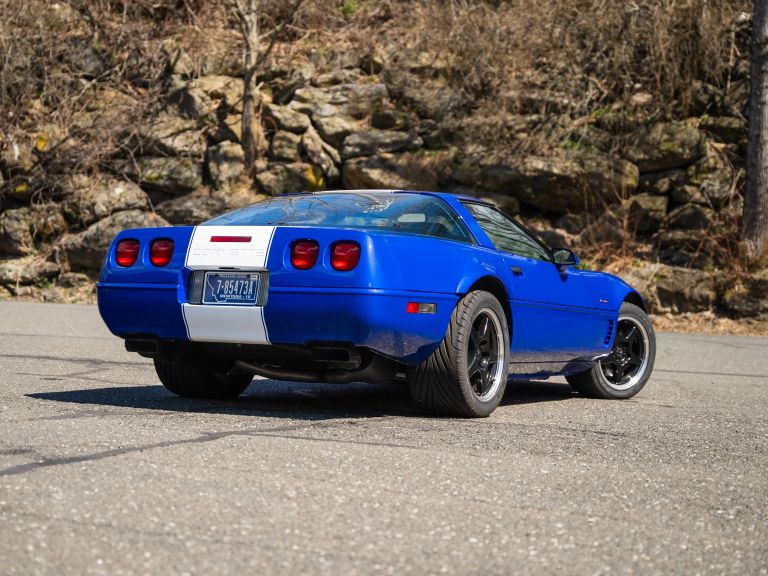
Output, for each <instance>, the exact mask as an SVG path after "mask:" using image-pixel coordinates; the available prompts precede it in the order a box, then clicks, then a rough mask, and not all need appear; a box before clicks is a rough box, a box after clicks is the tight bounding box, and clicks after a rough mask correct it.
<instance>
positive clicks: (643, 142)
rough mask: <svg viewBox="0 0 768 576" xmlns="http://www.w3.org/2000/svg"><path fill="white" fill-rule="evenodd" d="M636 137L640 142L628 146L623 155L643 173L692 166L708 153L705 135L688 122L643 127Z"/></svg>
mask: <svg viewBox="0 0 768 576" xmlns="http://www.w3.org/2000/svg"><path fill="white" fill-rule="evenodd" d="M634 137H635V140H636V144H635V145H634V146H629V147H627V148H625V149H624V150H623V156H624V157H625V158H626V159H627V160H629V161H630V162H632V163H634V164H635V165H637V167H638V168H639V170H640V171H641V172H658V171H661V170H670V169H672V168H682V167H685V166H689V165H691V164H693V163H694V162H696V160H698V159H699V158H701V157H702V156H704V155H705V154H706V152H707V148H706V145H707V142H706V139H705V137H704V134H703V133H702V132H701V131H700V130H699V129H698V128H696V127H694V126H691V125H690V124H689V123H686V122H669V123H659V124H653V125H652V126H650V127H642V128H640V129H639V130H638V131H637V133H636V134H635V136H634Z"/></svg>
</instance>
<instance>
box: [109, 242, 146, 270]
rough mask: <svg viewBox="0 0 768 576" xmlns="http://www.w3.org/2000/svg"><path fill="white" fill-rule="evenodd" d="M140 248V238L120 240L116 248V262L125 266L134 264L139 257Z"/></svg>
mask: <svg viewBox="0 0 768 576" xmlns="http://www.w3.org/2000/svg"><path fill="white" fill-rule="evenodd" d="M139 248H140V244H139V241H138V240H120V242H118V243H117V248H116V249H115V262H117V265H118V266H122V267H123V268H128V266H133V265H134V264H135V263H136V260H137V259H138V257H139Z"/></svg>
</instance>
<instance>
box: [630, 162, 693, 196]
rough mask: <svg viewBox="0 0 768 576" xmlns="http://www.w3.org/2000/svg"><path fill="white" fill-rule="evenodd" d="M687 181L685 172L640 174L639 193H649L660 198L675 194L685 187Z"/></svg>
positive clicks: (672, 171) (668, 171)
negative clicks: (678, 189)
mask: <svg viewBox="0 0 768 576" xmlns="http://www.w3.org/2000/svg"><path fill="white" fill-rule="evenodd" d="M686 179H687V173H686V171H685V170H680V169H676V170H664V171H662V172H644V173H642V174H640V181H639V183H638V187H637V189H638V191H639V192H647V193H649V194H656V195H660V196H669V195H671V194H674V192H675V190H676V189H677V188H679V187H680V186H683V185H684V184H685V182H686Z"/></svg>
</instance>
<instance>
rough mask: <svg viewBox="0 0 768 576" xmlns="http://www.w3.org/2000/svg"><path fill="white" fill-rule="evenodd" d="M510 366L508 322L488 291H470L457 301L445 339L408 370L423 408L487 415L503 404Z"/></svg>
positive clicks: (438, 411)
mask: <svg viewBox="0 0 768 576" xmlns="http://www.w3.org/2000/svg"><path fill="white" fill-rule="evenodd" d="M508 371H509V327H508V324H507V318H506V315H505V314H504V309H503V308H502V307H501V304H499V301H498V300H497V299H496V298H495V297H494V296H493V294H491V293H490V292H484V291H481V290H477V291H474V292H470V293H469V294H467V295H466V296H465V297H464V298H462V299H461V301H460V302H459V303H458V304H457V306H456V309H455V310H454V311H453V314H452V315H451V322H450V324H449V326H448V330H447V331H446V333H445V337H444V338H443V341H442V342H441V343H440V346H439V347H438V349H437V350H435V351H434V353H433V354H432V355H431V356H430V357H429V358H427V359H426V360H425V361H424V362H422V363H421V364H419V365H418V366H415V367H412V368H410V369H409V370H408V377H407V379H408V387H409V389H410V392H411V396H412V397H413V399H414V400H415V401H416V403H417V404H418V405H419V406H420V407H421V408H422V409H423V410H425V411H427V412H432V413H435V414H442V415H451V416H470V417H476V418H477V417H486V416H489V415H490V414H491V413H492V412H493V411H494V410H495V409H496V406H498V405H499V402H500V401H501V398H502V396H504V390H505V388H506V386H507V374H508Z"/></svg>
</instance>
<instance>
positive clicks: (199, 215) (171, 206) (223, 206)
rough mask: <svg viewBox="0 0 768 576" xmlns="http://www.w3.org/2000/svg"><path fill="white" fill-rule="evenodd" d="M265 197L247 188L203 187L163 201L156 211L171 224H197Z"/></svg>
mask: <svg viewBox="0 0 768 576" xmlns="http://www.w3.org/2000/svg"><path fill="white" fill-rule="evenodd" d="M264 198H266V196H263V195H260V194H255V193H254V192H253V191H251V190H250V189H247V188H233V189H232V190H224V191H217V190H214V191H208V190H205V189H203V190H197V191H195V192H192V194H187V195H186V196H181V197H179V198H173V199H171V200H166V201H165V202H161V203H160V204H158V205H157V207H156V208H155V211H156V212H157V213H158V214H159V215H160V216H162V217H163V218H165V219H166V220H168V222H170V223H171V224H176V225H181V226H195V225H197V224H200V223H201V222H205V221H206V220H210V219H211V218H213V217H214V216H218V215H219V214H223V213H224V212H228V211H230V210H234V209H236V208H242V207H243V206H248V205H250V204H253V203H255V202H258V201H260V200H263V199H264Z"/></svg>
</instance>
